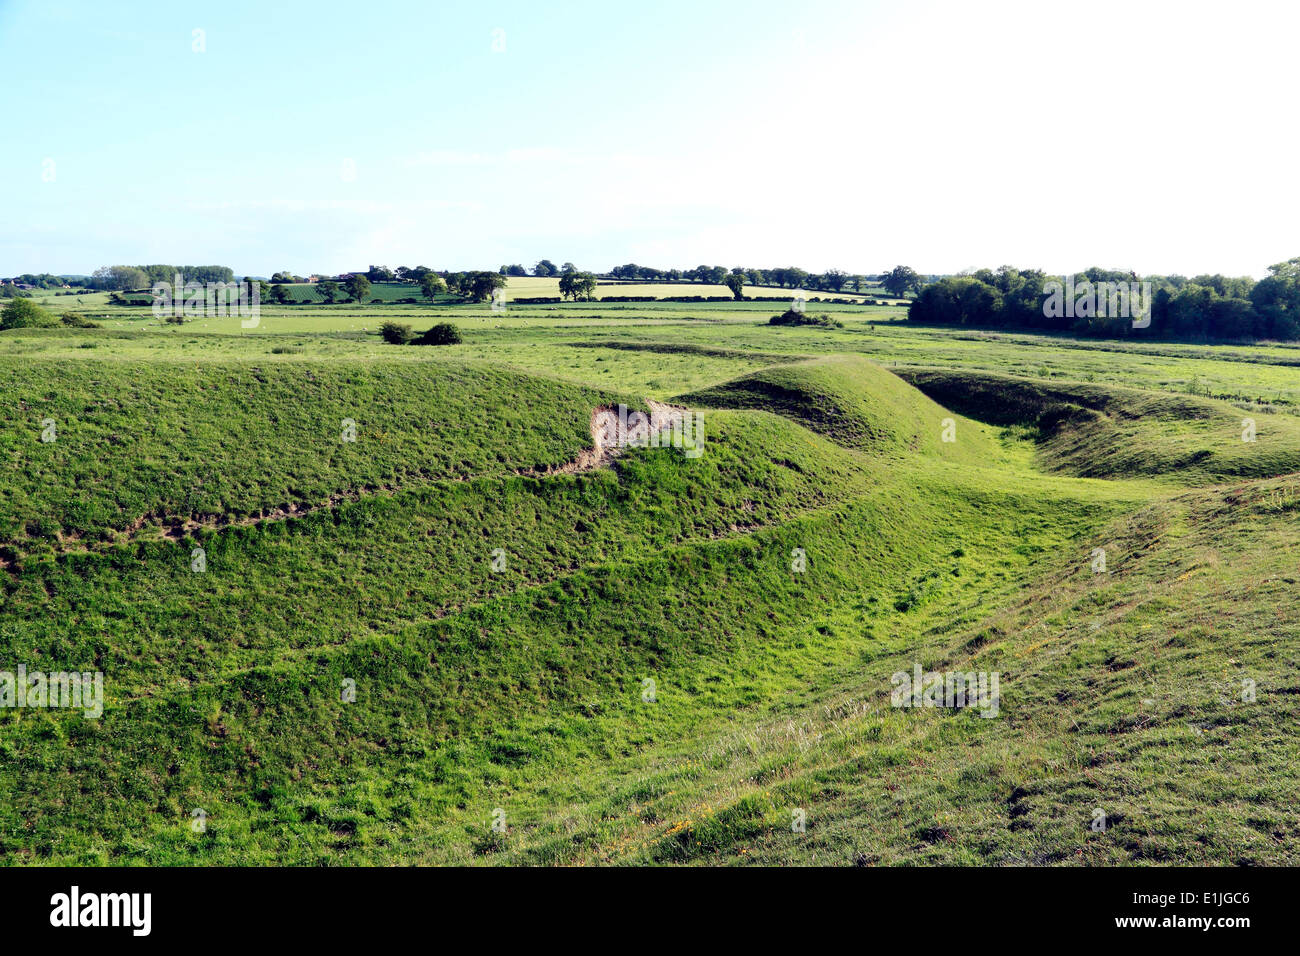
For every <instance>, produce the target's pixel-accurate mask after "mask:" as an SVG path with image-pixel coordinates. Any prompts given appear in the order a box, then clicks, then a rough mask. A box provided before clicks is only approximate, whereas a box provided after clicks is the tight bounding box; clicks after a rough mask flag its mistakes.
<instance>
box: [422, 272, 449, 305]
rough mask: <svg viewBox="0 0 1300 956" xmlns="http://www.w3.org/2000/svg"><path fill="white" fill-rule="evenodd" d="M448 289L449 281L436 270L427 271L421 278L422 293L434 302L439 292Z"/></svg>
mask: <svg viewBox="0 0 1300 956" xmlns="http://www.w3.org/2000/svg"><path fill="white" fill-rule="evenodd" d="M446 291H447V283H445V282H443V281H442V278H441V277H440V276H438V274H437V273H434V272H426V273H425V274H424V277H423V278H422V279H420V294H421V295H423V296H424V297H425V298H426V299H428V300H429V301H430V302H432V301H433V300H434V299H435V298H436V297H437V296H438V294H439V293H441V292H446Z"/></svg>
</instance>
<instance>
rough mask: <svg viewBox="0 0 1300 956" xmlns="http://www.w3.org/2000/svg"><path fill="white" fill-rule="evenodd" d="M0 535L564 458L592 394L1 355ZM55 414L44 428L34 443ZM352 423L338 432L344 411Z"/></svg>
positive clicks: (412, 373) (63, 530)
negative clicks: (351, 436)
mask: <svg viewBox="0 0 1300 956" xmlns="http://www.w3.org/2000/svg"><path fill="white" fill-rule="evenodd" d="M0 374H3V375H4V376H5V379H6V388H5V392H4V396H3V399H0V469H2V470H3V475H4V481H3V483H2V484H0V544H3V545H8V546H10V553H11V554H12V553H15V552H17V553H39V552H41V551H42V550H48V549H49V548H51V547H53V546H54V545H55V544H56V543H57V542H58V540H59V539H60V538H67V537H75V538H91V539H100V540H107V539H111V538H112V537H113V536H114V532H120V531H123V530H125V529H128V528H132V527H134V526H135V525H136V524H137V523H138V522H140V521H142V520H144V521H146V522H147V523H151V524H166V523H168V522H170V521H171V520H173V519H176V518H178V517H197V518H201V519H202V518H220V519H228V518H229V519H233V518H238V517H243V516H247V515H257V514H260V513H261V512H263V511H264V510H267V509H272V508H275V507H277V506H279V505H282V504H288V503H298V502H301V503H307V504H318V503H320V502H322V501H324V500H325V499H327V498H328V497H329V496H330V495H332V494H339V493H344V492H350V491H356V490H358V489H366V488H370V489H374V488H389V487H403V486H407V485H410V484H413V483H417V482H427V481H431V480H439V479H449V478H466V477H472V476H475V475H484V474H502V473H510V472H512V471H516V470H520V469H525V468H531V467H549V466H555V465H559V464H562V463H564V462H567V461H571V460H573V459H574V458H575V457H576V456H577V454H578V452H579V451H580V450H581V449H583V448H586V447H588V446H589V445H590V443H591V437H590V431H589V418H590V413H591V408H592V406H593V405H595V404H597V403H598V402H599V401H600V400H601V395H600V393H597V392H595V391H593V390H591V389H588V388H583V387H581V386H576V385H560V384H557V383H552V382H548V381H545V380H541V379H537V378H533V377H529V376H524V375H520V374H512V373H510V372H507V371H502V370H500V369H494V368H488V367H485V366H478V365H454V364H446V363H439V364H438V365H437V366H436V367H434V366H430V365H424V364H412V365H409V366H400V365H399V366H386V365H374V364H362V363H352V364H342V365H331V366H327V367H317V366H308V365H302V364H295V365H278V366H267V367H265V368H264V367H261V366H258V365H250V364H229V363H227V364H216V365H204V366H195V367H190V366H188V365H179V364H176V365H173V364H166V363H149V364H144V365H132V366H126V365H122V364H119V363H113V362H105V363H78V364H76V365H69V364H62V363H57V364H56V363H46V362H24V363H21V364H19V363H17V362H7V363H5V365H4V368H3V371H0ZM47 419H53V421H54V423H55V440H54V441H53V442H48V443H47V442H44V441H42V440H41V433H42V427H43V426H42V422H43V421H45V420H47ZM348 419H350V420H352V421H353V422H354V423H355V425H356V439H357V440H356V441H355V442H345V441H343V436H344V427H345V426H344V422H345V420H348Z"/></svg>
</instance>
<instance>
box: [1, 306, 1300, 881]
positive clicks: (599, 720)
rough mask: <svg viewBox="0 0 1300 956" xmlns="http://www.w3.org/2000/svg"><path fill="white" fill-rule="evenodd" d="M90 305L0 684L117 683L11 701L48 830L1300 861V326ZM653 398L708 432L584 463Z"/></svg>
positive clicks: (10, 495)
mask: <svg viewBox="0 0 1300 956" xmlns="http://www.w3.org/2000/svg"><path fill="white" fill-rule="evenodd" d="M85 309H86V310H87V312H88V313H90V314H98V315H100V317H101V318H102V320H103V322H104V324H105V326H106V327H105V328H103V329H99V330H51V331H49V332H13V333H3V334H0V374H3V375H4V376H5V381H6V388H5V390H4V392H3V394H2V395H0V450H2V451H3V454H0V465H2V466H3V468H4V474H5V481H4V482H3V485H0V491H2V492H3V495H2V496H0V531H2V532H3V547H4V549H3V551H0V558H3V563H4V568H3V569H0V585H2V591H0V670H3V669H13V667H15V666H16V665H17V664H19V663H22V664H25V665H26V666H27V667H28V668H29V669H44V670H50V671H53V670H59V669H68V668H74V667H75V668H77V669H88V668H94V669H99V670H102V671H103V672H104V674H105V682H106V696H107V708H106V710H105V714H104V716H103V718H102V719H100V720H86V719H84V718H83V717H82V716H80V715H79V714H72V713H67V712H63V711H53V710H30V709H28V710H10V709H5V710H0V753H2V754H3V758H4V759H3V760H2V761H0V861H2V862H4V863H9V864H48V863H89V864H102V863H152V864H213V863H227V864H228V863H270V862H284V863H293V864H398V863H530V864H570V863H618V864H623V863H639V864H661V863H710V864H714V863H744V862H750V861H757V862H762V863H832V864H845V865H851V864H867V865H872V864H895V863H978V864H1017V863H1084V864H1088V863H1116V862H1124V863H1166V862H1178V863H1213V864H1225V865H1226V864H1241V863H1294V862H1295V861H1296V858H1297V856H1298V855H1300V854H1298V853H1297V847H1298V846H1300V832H1298V830H1300V817H1298V816H1297V814H1296V812H1295V810H1294V807H1295V806H1296V796H1297V793H1296V790H1297V786H1296V780H1297V777H1296V774H1295V771H1294V770H1293V767H1294V766H1295V758H1296V753H1295V744H1294V736H1293V735H1292V734H1291V733H1290V727H1291V726H1293V725H1294V722H1295V719H1296V716H1297V714H1296V707H1297V704H1296V700H1297V697H1296V693H1295V691H1296V688H1295V686H1294V684H1295V680H1294V667H1295V643H1294V641H1295V634H1296V633H1297V623H1298V621H1297V615H1296V611H1295V610H1294V606H1295V605H1294V601H1293V597H1294V588H1295V585H1296V583H1297V578H1300V572H1298V571H1297V570H1296V569H1297V565H1296V561H1295V554H1296V553H1297V552H1296V547H1297V544H1298V543H1300V526H1298V525H1297V515H1298V514H1300V507H1298V506H1297V502H1300V484H1298V480H1297V478H1296V477H1295V476H1294V475H1291V474H1290V473H1291V472H1294V471H1296V467H1295V464H1294V462H1295V458H1296V449H1297V446H1298V445H1300V442H1297V441H1296V434H1297V433H1296V431H1295V427H1296V426H1295V423H1294V416H1293V415H1292V414H1291V412H1292V408H1293V406H1294V402H1295V400H1296V399H1297V393H1300V386H1297V385H1296V380H1295V376H1294V369H1293V368H1292V367H1291V366H1292V364H1293V362H1294V356H1295V355H1296V354H1297V353H1296V352H1295V351H1294V350H1291V349H1287V348H1285V347H1278V346H1271V347H1270V346H1264V347H1261V348H1259V349H1258V350H1252V351H1251V352H1248V353H1247V352H1244V351H1243V350H1240V349H1232V348H1224V347H1213V346H1172V345H1113V344H1112V345H1107V344H1105V343H1089V342H1075V341H1072V340H1068V339H1063V338H1054V337H1035V336H1008V335H994V334H988V335H985V334H976V335H969V334H961V333H951V332H943V331H936V330H925V329H916V328H910V327H908V326H906V325H904V324H900V323H899V322H898V321H897V319H898V317H899V310H897V309H893V310H891V309H888V308H871V307H858V308H851V307H841V308H840V309H839V311H837V313H836V314H837V317H841V318H842V320H843V321H844V323H845V326H844V328H843V329H838V330H827V329H795V328H773V327H769V326H767V325H766V317H767V313H768V311H769V310H767V309H766V308H764V307H763V305H762V304H758V303H749V304H745V303H741V304H720V305H714V304H705V305H699V304H686V303H678V304H668V303H629V304H627V307H623V306H619V307H614V306H608V307H602V306H600V305H599V304H595V305H593V304H588V303H577V304H567V305H565V306H563V307H555V308H551V307H538V308H527V307H511V308H509V309H508V310H507V311H506V312H505V313H493V312H492V311H491V310H490V309H488V308H487V307H486V306H465V305H450V304H446V305H443V304H435V305H432V306H396V305H391V306H374V307H370V306H332V307H326V306H320V307H311V306H294V307H286V308H275V307H268V308H267V309H266V310H265V311H264V313H263V316H262V318H261V321H260V322H259V325H258V326H257V327H256V328H251V329H242V328H241V327H240V326H239V320H238V318H233V319H232V318H224V319H209V320H203V319H199V320H196V321H193V322H189V323H187V324H185V325H183V326H179V327H178V326H167V325H160V324H159V323H158V322H157V320H155V319H153V318H152V317H151V316H150V315H149V311H148V310H147V309H134V310H132V309H123V308H117V307H109V306H105V305H103V304H102V303H94V304H93V305H86V306H85ZM394 315H401V316H403V318H401V319H400V320H401V321H409V322H410V323H411V324H413V325H415V326H417V327H427V325H428V324H432V323H433V322H434V321H440V320H443V319H450V320H451V321H454V322H456V323H457V324H458V325H459V326H460V327H461V328H462V331H463V333H464V336H465V343H464V344H463V345H459V346H451V347H447V348H421V347H414V346H401V347H399V346H389V345H385V344H384V343H382V342H381V341H380V340H379V337H378V335H377V334H376V329H377V326H378V323H379V322H381V321H383V320H384V319H385V318H386V317H391V316H394ZM891 369H892V371H891ZM895 372H897V373H898V374H895ZM913 383H915V384H913ZM918 386H919V387H918ZM1116 386H1123V387H1116ZM645 398H653V399H659V400H665V399H668V400H675V401H678V402H681V403H683V404H687V405H689V406H691V407H693V408H694V409H696V410H697V411H698V412H699V414H700V415H701V416H702V420H703V423H704V432H705V452H704V454H703V455H702V456H700V457H698V458H687V457H685V456H683V455H682V454H680V452H679V451H678V450H676V449H672V448H662V449H657V450H655V449H640V450H633V451H629V452H628V453H627V454H625V455H623V456H622V457H620V458H618V459H617V460H616V461H615V462H614V464H613V466H612V467H609V468H601V469H596V470H592V471H587V472H580V473H576V474H557V475H551V476H546V475H545V472H546V471H547V470H548V469H550V468H552V467H554V466H556V465H560V464H563V463H565V462H569V461H572V460H573V459H574V458H575V456H577V455H578V454H579V452H580V451H581V450H582V449H583V448H585V447H586V445H587V444H588V443H589V441H590V437H589V433H588V421H589V416H590V413H591V411H592V409H594V408H596V407H597V406H601V405H612V404H616V403H618V402H625V403H627V404H630V405H638V404H639V403H640V402H641V401H642V400H643V399H645ZM1231 403H1237V404H1231ZM1247 415H1250V416H1252V417H1255V418H1256V421H1257V423H1258V428H1257V440H1256V441H1255V442H1254V443H1245V442H1242V441H1241V421H1240V418H1241V417H1243V416H1247ZM47 418H50V419H53V420H54V422H55V427H56V431H57V438H56V440H55V441H53V442H42V441H41V440H40V438H41V431H42V427H43V426H42V422H43V420H45V419H47ZM344 418H351V419H352V420H354V421H355V422H356V423H357V436H356V437H357V441H356V442H343V441H341V440H340V438H341V435H340V430H341V427H342V420H343V419H344ZM949 419H950V421H948V420H949ZM945 435H948V436H950V437H952V438H953V440H952V441H945V440H944V438H945ZM1204 452H1208V455H1206V454H1202V453H1204ZM1275 476H1280V477H1275ZM198 548H201V549H203V552H204V555H205V560H206V570H204V571H203V572H202V573H199V572H195V571H193V570H192V569H191V568H192V564H191V562H192V555H193V553H194V551H195V549H198ZM1098 549H1104V551H1105V555H1106V559H1107V566H1106V569H1105V570H1104V571H1098V570H1095V567H1096V554H1097V552H1098ZM494 562H496V563H495V564H494ZM915 664H921V665H922V666H923V667H924V668H925V669H927V670H929V669H953V668H958V667H960V668H962V669H963V670H966V669H969V670H997V671H999V672H1000V674H1001V678H1002V702H1001V712H1000V714H999V716H998V717H996V718H991V719H984V718H981V717H979V716H978V715H976V714H975V713H973V712H970V711H962V712H953V711H947V710H911V709H897V708H893V707H891V706H890V704H889V695H890V689H891V685H890V677H891V675H892V674H893V673H895V672H896V671H910V670H911V668H912V667H913V666H914V665H915ZM648 681H653V688H654V693H653V695H652V696H653V699H650V695H649V688H650V686H651V685H650V684H648V683H647V682H648ZM1247 681H1250V682H1253V683H1250V684H1247V683H1246V682H1247ZM345 682H353V686H355V690H356V699H355V701H353V702H346V701H344V700H343V699H342V693H341V692H342V689H343V688H344V687H345V686H346V685H345ZM1248 687H1249V688H1251V689H1252V693H1251V694H1250V695H1249V696H1250V697H1251V699H1250V700H1246V699H1245V697H1244V696H1243V694H1244V692H1245V690H1246V689H1247V688H1248ZM195 808H203V809H204V810H205V811H206V813H207V827H206V829H205V830H204V831H203V832H195V830H194V829H192V828H191V826H190V823H191V812H192V811H193V810H194V809H195ZM1098 810H1100V811H1102V813H1104V814H1105V819H1106V821H1107V822H1106V826H1105V828H1104V829H1094V828H1093V825H1092V824H1093V821H1094V820H1095V819H1097V817H1096V812H1097V811H1098ZM796 811H800V812H802V813H803V814H804V815H805V816H806V821H807V826H806V832H796V831H795V830H794V829H792V827H791V821H792V819H794V817H795V812H796ZM494 818H495V819H497V820H499V821H501V822H503V823H504V830H502V831H500V832H498V830H494V829H493V828H492V822H493V820H494Z"/></svg>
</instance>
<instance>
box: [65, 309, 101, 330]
mask: <svg viewBox="0 0 1300 956" xmlns="http://www.w3.org/2000/svg"><path fill="white" fill-rule="evenodd" d="M59 321H60V322H62V323H63V324H64V325H66V326H69V327H71V328H74V329H98V328H102V326H101V325H100V324H99V323H98V322H92V321H91V320H90V319H88V318H86V317H85V316H84V315H79V314H78V313H76V312H64V313H63V314H62V315H61V316H59Z"/></svg>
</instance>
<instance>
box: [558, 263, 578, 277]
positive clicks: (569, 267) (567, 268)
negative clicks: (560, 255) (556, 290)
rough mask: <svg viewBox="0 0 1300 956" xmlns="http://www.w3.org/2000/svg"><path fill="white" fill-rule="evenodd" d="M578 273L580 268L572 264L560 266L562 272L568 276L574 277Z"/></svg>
mask: <svg viewBox="0 0 1300 956" xmlns="http://www.w3.org/2000/svg"><path fill="white" fill-rule="evenodd" d="M577 271H578V267H577V266H575V265H574V264H573V263H572V262H566V263H565V264H564V265H562V266H560V272H561V273H563V274H564V275H566V276H567V275H572V274H573V273H575V272H577Z"/></svg>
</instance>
